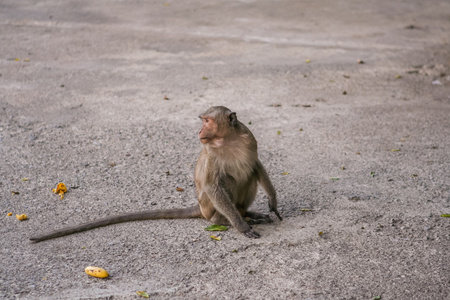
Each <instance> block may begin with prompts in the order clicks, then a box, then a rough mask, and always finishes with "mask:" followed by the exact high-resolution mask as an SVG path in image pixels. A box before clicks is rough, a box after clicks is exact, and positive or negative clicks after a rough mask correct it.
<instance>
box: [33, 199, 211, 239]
mask: <svg viewBox="0 0 450 300" xmlns="http://www.w3.org/2000/svg"><path fill="white" fill-rule="evenodd" d="M201 216H202V213H201V211H200V206H199V205H196V206H192V207H188V208H180V209H156V210H147V211H142V212H135V213H128V214H123V215H118V216H112V217H107V218H103V219H100V220H97V221H92V222H88V223H84V224H81V225H77V226H73V227H68V228H64V229H60V230H56V231H53V232H51V233H47V234H44V235H40V236H36V237H31V238H30V240H31V241H32V242H33V243H39V242H42V241H45V240H49V239H53V238H57V237H61V236H65V235H69V234H73V233H77V232H82V231H86V230H91V229H94V228H98V227H102V226H107V225H112V224H117V223H123V222H130V221H142V220H158V219H189V218H199V217H201Z"/></svg>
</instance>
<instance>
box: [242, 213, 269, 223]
mask: <svg viewBox="0 0 450 300" xmlns="http://www.w3.org/2000/svg"><path fill="white" fill-rule="evenodd" d="M245 220H246V221H247V224H249V225H255V224H267V223H272V222H273V221H272V219H271V218H270V216H269V215H266V214H260V213H256V212H252V211H248V212H246V213H245Z"/></svg>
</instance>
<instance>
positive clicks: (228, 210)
mask: <svg viewBox="0 0 450 300" xmlns="http://www.w3.org/2000/svg"><path fill="white" fill-rule="evenodd" d="M223 186H224V184H217V185H210V186H209V187H205V192H206V194H207V195H208V197H209V199H210V201H211V203H212V204H213V206H214V208H215V209H216V211H217V212H219V213H220V214H221V215H223V216H225V217H226V218H227V219H228V221H229V222H230V223H231V226H233V227H234V228H236V229H237V230H238V231H239V232H241V233H243V234H244V235H245V236H246V237H249V238H259V237H260V235H259V233H257V232H256V231H253V229H252V228H251V227H250V226H249V225H248V224H247V222H245V221H244V219H243V218H242V216H241V215H240V214H239V211H238V210H237V208H236V206H235V204H234V203H233V201H232V200H231V198H230V196H229V193H228V192H227V191H226V190H225V189H224V188H223ZM211 221H214V220H211Z"/></svg>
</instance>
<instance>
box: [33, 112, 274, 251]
mask: <svg viewBox="0 0 450 300" xmlns="http://www.w3.org/2000/svg"><path fill="white" fill-rule="evenodd" d="M200 118H201V119H202V121H203V126H202V129H201V130H200V132H199V139H200V141H201V143H202V144H204V147H203V150H202V152H201V154H200V157H199V158H198V161H197V165H196V167H195V186H196V191H197V197H198V202H199V203H198V205H196V206H193V207H190V208H185V209H169V210H149V211H143V212H137V213H129V214H123V215H120V216H113V217H107V218H104V219H100V220H97V221H93V222H88V223H85V224H82V225H78V226H74V227H70V228H65V229H61V230H57V231H54V232H51V233H49V234H45V235H41V236H37V237H32V238H30V240H31V241H33V242H40V241H44V240H48V239H52V238H56V237H60V236H65V235H69V234H72V233H77V232H81V231H86V230H90V229H93V228H97V227H101V226H106V225H111V224H116V223H122V222H128V221H137V220H156V219H184V218H198V217H203V218H205V219H207V220H209V221H211V222H212V223H214V224H220V225H232V226H233V227H235V228H236V229H237V230H238V231H239V232H241V233H243V234H244V235H245V236H247V237H250V238H258V237H259V234H258V233H257V232H255V231H253V230H252V229H251V227H250V226H249V224H258V223H268V222H271V221H272V220H271V219H270V217H269V216H268V215H265V214H260V213H256V212H251V211H248V208H249V207H250V205H251V204H252V203H253V200H254V199H255V196H256V191H257V185H258V182H259V183H261V185H262V187H263V189H264V190H265V191H266V193H267V195H268V197H269V208H270V210H271V211H273V212H274V213H275V214H276V215H277V217H278V218H279V219H280V220H281V216H280V214H279V213H278V210H277V199H276V192H275V189H274V187H273V185H272V183H271V181H270V179H269V176H268V175H267V172H266V170H265V169H264V167H263V165H262V164H261V162H260V161H259V159H258V152H257V142H256V140H255V138H254V137H253V134H252V133H251V132H250V130H249V129H248V128H247V127H246V126H245V125H244V124H242V123H241V122H239V121H238V120H237V118H236V113H234V112H231V111H230V110H229V109H228V108H226V107H223V106H215V107H211V108H210V109H208V110H207V111H206V112H204V113H203V114H201V115H200ZM244 218H246V219H247V220H248V222H246V221H245V219H244Z"/></svg>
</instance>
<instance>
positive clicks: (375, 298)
mask: <svg viewBox="0 0 450 300" xmlns="http://www.w3.org/2000/svg"><path fill="white" fill-rule="evenodd" d="M372 300H381V296H376V297H373V298H372Z"/></svg>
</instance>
